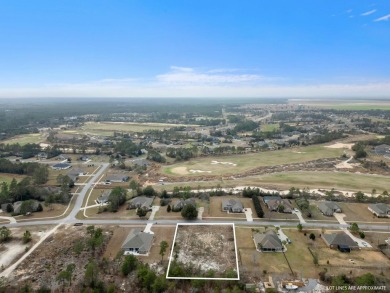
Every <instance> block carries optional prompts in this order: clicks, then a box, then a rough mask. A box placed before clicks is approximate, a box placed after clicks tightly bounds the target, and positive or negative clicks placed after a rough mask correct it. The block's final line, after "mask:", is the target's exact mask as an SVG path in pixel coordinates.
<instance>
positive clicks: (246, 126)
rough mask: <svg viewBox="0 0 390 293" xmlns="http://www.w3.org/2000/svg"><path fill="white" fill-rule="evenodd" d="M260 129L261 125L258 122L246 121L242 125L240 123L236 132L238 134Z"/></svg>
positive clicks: (235, 128) (236, 127)
mask: <svg viewBox="0 0 390 293" xmlns="http://www.w3.org/2000/svg"><path fill="white" fill-rule="evenodd" d="M258 127H259V124H258V123H257V122H254V121H252V120H245V121H242V122H240V123H238V124H237V125H236V126H235V127H234V130H235V131H236V132H242V131H253V130H255V129H257V128H258Z"/></svg>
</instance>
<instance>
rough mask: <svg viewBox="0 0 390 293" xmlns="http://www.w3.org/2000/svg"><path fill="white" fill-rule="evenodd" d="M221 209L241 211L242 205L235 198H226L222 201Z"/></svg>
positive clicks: (242, 209) (234, 211)
mask: <svg viewBox="0 0 390 293" xmlns="http://www.w3.org/2000/svg"><path fill="white" fill-rule="evenodd" d="M222 211H224V212H230V213H242V212H243V211H244V206H243V205H242V203H241V201H239V200H237V199H226V200H223V201H222Z"/></svg>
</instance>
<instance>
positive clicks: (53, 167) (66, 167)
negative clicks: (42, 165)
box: [51, 163, 72, 170]
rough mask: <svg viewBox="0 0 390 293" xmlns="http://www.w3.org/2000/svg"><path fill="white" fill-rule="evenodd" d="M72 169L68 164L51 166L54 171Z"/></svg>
mask: <svg viewBox="0 0 390 293" xmlns="http://www.w3.org/2000/svg"><path fill="white" fill-rule="evenodd" d="M71 167H72V165H70V164H67V163H58V164H55V165H53V166H51V168H52V169H53V170H66V169H69V168H71Z"/></svg>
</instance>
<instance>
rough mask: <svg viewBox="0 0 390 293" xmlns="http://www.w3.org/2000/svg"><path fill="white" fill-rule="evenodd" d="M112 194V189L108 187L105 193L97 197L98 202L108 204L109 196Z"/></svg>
mask: <svg viewBox="0 0 390 293" xmlns="http://www.w3.org/2000/svg"><path fill="white" fill-rule="evenodd" d="M110 194H111V189H106V190H104V191H103V193H102V194H101V195H100V196H99V197H98V198H97V199H96V203H97V204H106V203H108V197H109V196H110Z"/></svg>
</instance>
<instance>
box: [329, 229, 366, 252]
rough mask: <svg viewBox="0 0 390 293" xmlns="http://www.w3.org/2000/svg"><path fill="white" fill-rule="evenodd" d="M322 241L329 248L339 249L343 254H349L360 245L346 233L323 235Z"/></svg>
mask: <svg viewBox="0 0 390 293" xmlns="http://www.w3.org/2000/svg"><path fill="white" fill-rule="evenodd" d="M322 239H324V241H325V243H326V245H327V246H328V247H329V248H332V249H339V250H340V251H341V252H349V251H350V250H353V249H358V248H359V245H358V244H357V243H356V242H355V241H354V240H353V239H352V238H351V237H350V236H349V235H348V234H346V233H345V232H342V233H332V234H322Z"/></svg>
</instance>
